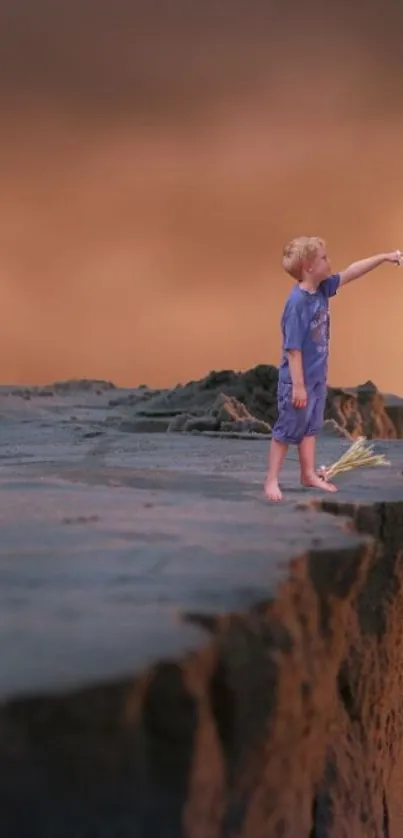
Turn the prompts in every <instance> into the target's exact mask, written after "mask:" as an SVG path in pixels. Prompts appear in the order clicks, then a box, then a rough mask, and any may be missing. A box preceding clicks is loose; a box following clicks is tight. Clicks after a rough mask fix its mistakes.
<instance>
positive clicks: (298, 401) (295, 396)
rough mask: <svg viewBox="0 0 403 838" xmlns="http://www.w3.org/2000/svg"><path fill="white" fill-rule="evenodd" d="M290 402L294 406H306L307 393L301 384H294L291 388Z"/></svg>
mask: <svg viewBox="0 0 403 838" xmlns="http://www.w3.org/2000/svg"><path fill="white" fill-rule="evenodd" d="M292 403H293V405H294V407H306V406H307V403H308V393H307V392H306V389H305V387H304V386H303V384H297V385H294V386H293V388H292Z"/></svg>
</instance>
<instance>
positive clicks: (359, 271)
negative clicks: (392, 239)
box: [340, 250, 403, 285]
mask: <svg viewBox="0 0 403 838" xmlns="http://www.w3.org/2000/svg"><path fill="white" fill-rule="evenodd" d="M402 259H403V256H402V254H401V252H400V250H394V251H393V252H392V253H378V255H377V256H368V258H367V259H360V260H359V262H353V263H352V264H351V265H349V266H348V268H346V269H345V270H344V271H341V272H340V285H347V283H348V282H352V281H353V279H358V278H359V277H360V276H364V274H367V273H369V272H370V271H373V270H374V269H375V268H379V266H380V265H383V264H384V263H385V262H393V263H394V264H395V265H400V264H401V262H402Z"/></svg>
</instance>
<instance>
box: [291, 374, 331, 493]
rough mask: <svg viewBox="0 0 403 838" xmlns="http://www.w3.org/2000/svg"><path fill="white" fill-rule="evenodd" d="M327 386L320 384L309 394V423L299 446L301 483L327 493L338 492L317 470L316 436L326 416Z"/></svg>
mask: <svg viewBox="0 0 403 838" xmlns="http://www.w3.org/2000/svg"><path fill="white" fill-rule="evenodd" d="M326 391H327V388H326V385H325V384H318V385H316V387H314V388H313V390H312V392H310V393H309V400H310V399H312V403H311V404H310V411H309V421H308V425H307V429H306V434H305V436H304V438H303V440H302V441H301V443H300V445H299V446H298V454H299V462H300V466H301V483H302V485H303V486H310V487H313V488H315V489H322V490H323V491H325V492H336V491H337V489H336V486H334V485H333V483H326V481H325V480H322V478H320V477H319V475H318V474H317V472H316V468H315V453H316V435H317V434H318V433H319V431H320V429H321V427H322V425H323V419H324V414H325V404H326Z"/></svg>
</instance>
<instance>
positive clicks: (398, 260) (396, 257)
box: [386, 250, 403, 265]
mask: <svg viewBox="0 0 403 838" xmlns="http://www.w3.org/2000/svg"><path fill="white" fill-rule="evenodd" d="M402 260H403V255H402V252H401V251H400V250H393V251H392V253H387V254H386V261H387V262H393V263H394V264H395V265H401V264H402Z"/></svg>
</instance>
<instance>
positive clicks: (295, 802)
mask: <svg viewBox="0 0 403 838" xmlns="http://www.w3.org/2000/svg"><path fill="white" fill-rule="evenodd" d="M176 440H177V441H176V442H175V444H176V445H177V446H179V447H177V449H176V455H175V456H176V458H178V457H179V453H178V452H179V451H180V450H181V451H182V456H183V454H184V446H185V443H186V438H185V437H179V441H178V438H177V437H176ZM214 443H217V445H216V446H215V445H214ZM230 443H231V441H230V440H228V441H227V443H226V446H227V449H226V451H225V453H224V454H223V453H221V455H220V456H221V457H222V459H221V461H220V469H219V471H217V473H215V474H214V473H212V472H211V473H205V474H200V473H196V470H192V469H189V471H188V472H185V471H178V470H175V468H174V467H173V468H172V469H171V470H161V469H160V468H158V466H156V467H155V468H150V469H148V470H144V469H140V468H134V467H129V466H128V465H127V463H126V465H125V466H124V465H122V466H121V467H117V466H116V465H115V466H114V467H113V468H112V466H107V465H105V463H103V464H102V468H101V467H100V464H99V463H92V464H91V463H90V462H87V463H86V465H85V468H83V467H81V466H80V465H79V464H78V463H72V462H70V463H65V464H64V465H63V464H61V463H59V464H57V465H55V464H53V465H52V464H48V465H47V466H44V465H43V464H42V465H41V466H40V467H39V466H37V465H32V466H31V467H28V466H26V467H25V468H24V469H22V468H21V469H14V470H13V472H12V475H11V473H8V474H6V475H4V473H3V474H2V476H0V491H1V489H6V490H7V491H8V493H9V494H10V493H11V488H12V489H13V492H12V494H13V498H12V504H10V507H9V508H8V509H5V504H3V505H2V507H0V508H1V511H0V520H1V523H2V532H3V545H2V547H1V561H0V573H1V581H2V585H1V591H2V612H1V621H2V631H1V633H0V650H1V659H2V662H3V663H2V668H1V672H0V695H1V699H2V701H1V707H0V767H1V771H0V812H1V824H2V828H1V831H2V835H4V836H5V838H48V836H49V838H64V837H65V838H80V837H81V836H84V835H85V836H90V835H91V836H93V838H101V836H102V838H115V836H119V837H120V838H264V836H270V838H271V836H273V838H368V836H373V838H394V836H396V838H398V836H399V835H401V831H400V832H399V824H400V827H401V824H402V820H401V818H400V814H399V803H398V793H397V792H396V789H398V788H399V782H400V777H401V776H403V756H402V747H401V746H402V742H403V632H402V623H403V589H402V581H403V555H402V546H403V476H402V466H403V451H402V448H401V446H400V444H399V443H396V442H395V443H387V448H388V450H387V453H388V456H389V458H390V459H391V461H392V466H391V468H390V469H381V468H379V469H373V470H369V471H368V470H367V471H362V472H360V471H358V470H357V471H356V472H352V473H351V474H349V475H346V476H344V477H343V479H342V480H340V487H341V489H342V491H341V492H340V495H339V496H338V497H337V498H334V497H332V498H331V499H329V498H328V497H326V498H322V497H318V496H317V495H315V494H314V493H311V492H309V491H306V492H303V491H302V490H301V491H299V490H298V488H297V479H296V478H297V474H296V471H295V469H296V464H294V463H293V462H292V461H290V463H289V465H288V471H287V472H286V475H285V487H284V488H285V494H286V502H285V503H284V504H283V505H282V506H279V507H274V506H268V505H267V504H266V503H265V502H264V500H263V499H262V497H261V494H260V492H261V486H260V482H259V481H260V475H259V474H257V473H256V471H255V472H254V476H253V475H252V476H251V474H250V473H249V472H246V471H239V469H238V471H237V470H236V463H235V459H234V458H236V457H238V456H239V446H240V445H242V444H243V443H237V444H236V446H235V447H236V453H234V445H233V444H232V447H231V445H230ZM326 444H327V443H326ZM332 444H336V443H335V441H334V440H333V442H332ZM338 444H339V445H340V444H341V443H340V442H339V443H338ZM180 446H181V447H180ZM207 446H210V447H209V448H208V449H207ZM218 446H220V447H218ZM223 446H224V448H225V444H224V442H223V441H222V440H205V439H201V440H200V444H199V449H197V444H196V443H195V442H194V440H191V444H190V445H189V446H188V448H187V449H186V451H188V454H189V457H190V458H191V457H197V456H200V454H201V452H203V456H204V457H205V458H206V457H210V459H211V463H210V465H209V468H210V466H212V464H213V463H216V464H217V456H218V455H217V452H218V451H219V450H220V451H221V452H222V451H223ZM251 448H253V449H255V450H256V446H255V445H252V446H251ZM182 449H183V450H182ZM195 449H197V451H196V452H195ZM333 454H334V451H333V450H330V449H328V450H327V455H328V456H329V457H330V458H331V459H333ZM247 456H249V457H253V453H252V454H250V453H249V455H248V452H247V450H246V449H245V451H243V454H242V457H243V461H244V462H245V461H246V459H247ZM231 458H232V459H231ZM191 463H193V461H191ZM248 465H249V466H250V460H249V463H248ZM255 478H258V479H255ZM258 482H259V485H257V483H258ZM111 486H114V487H115V488H114V489H112V488H111ZM1 494H2V496H3V492H1ZM4 497H5V496H4ZM60 509H63V510H64V513H63V516H61V515H60V514H59V510H60ZM66 510H68V514H67V512H66ZM39 535H40V537H39ZM38 538H39V541H38ZM112 558H113V561H112Z"/></svg>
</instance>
